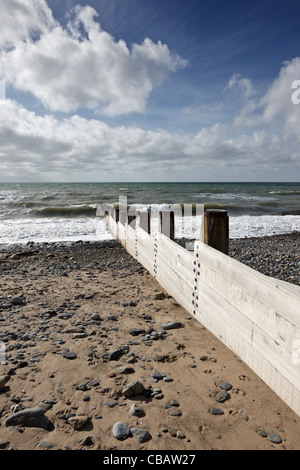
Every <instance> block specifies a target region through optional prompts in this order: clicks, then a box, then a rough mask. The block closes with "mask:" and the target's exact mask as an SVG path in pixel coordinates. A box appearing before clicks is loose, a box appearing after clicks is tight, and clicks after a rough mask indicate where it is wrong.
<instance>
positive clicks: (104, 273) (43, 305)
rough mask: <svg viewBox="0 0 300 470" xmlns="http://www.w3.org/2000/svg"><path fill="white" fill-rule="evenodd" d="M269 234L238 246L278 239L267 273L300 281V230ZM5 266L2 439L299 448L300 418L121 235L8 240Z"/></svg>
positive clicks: (25, 446) (0, 308)
mask: <svg viewBox="0 0 300 470" xmlns="http://www.w3.org/2000/svg"><path fill="white" fill-rule="evenodd" d="M263 243H264V244H265V245H264V244H263ZM263 243H262V240H260V241H258V243H257V244H256V245H255V243H254V242H253V240H252V241H251V240H250V239H246V240H239V241H238V240H237V241H233V242H232V243H231V256H234V257H235V258H239V256H240V258H241V260H242V258H243V257H244V258H245V259H244V260H243V262H248V263H251V262H252V264H253V266H254V265H255V263H258V262H260V263H262V257H261V256H259V252H258V251H257V250H258V248H257V247H259V246H260V247H261V250H263V251H264V254H265V255H266V253H267V250H266V244H269V245H268V246H273V247H274V246H278V247H280V248H278V253H279V254H277V255H276V256H275V258H274V260H273V261H272V260H271V261H269V262H267V261H266V260H265V261H264V263H263V266H264V269H265V270H267V266H269V267H268V269H269V271H268V272H269V273H270V272H271V271H272V270H270V266H271V264H272V266H273V267H274V264H276V261H275V260H276V259H279V258H280V260H281V262H280V263H281V264H280V263H279V262H277V264H278V263H279V264H280V267H279V272H277V273H274V275H275V274H276V275H277V276H281V278H282V279H283V280H287V277H288V278H289V280H290V282H294V283H299V276H298V272H299V269H298V268H297V267H298V262H300V258H299V248H298V247H299V234H294V235H291V236H282V237H281V238H280V240H278V239H275V238H274V239H272V238H270V239H265V240H264V242H263ZM274 243H275V245H274ZM288 250H290V253H291V255H292V256H293V258H292V259H293V262H294V263H295V272H292V273H291V266H290V263H291V258H289V257H288V256H287V253H289V251H288ZM297 250H298V251H297ZM273 252H274V249H273ZM280 253H281V254H282V256H281V257H280ZM247 257H248V258H247ZM296 263H297V266H296ZM277 267H278V266H277ZM257 268H259V267H257ZM261 269H262V267H261ZM274 269H275V268H274ZM0 273H1V276H0V340H1V341H2V342H3V343H4V345H5V362H4V363H3V364H1V365H0V385H1V388H0V448H1V449H4V450H8V449H13V450H43V449H47V450H66V449H70V450H79V449H89V450H128V451H129V450H130V451H135V450H170V451H171V450H178V451H190V450H213V449H215V450H284V449H286V450H298V449H299V448H300V444H299V435H300V418H299V417H298V416H297V415H296V414H295V413H294V412H293V411H292V410H291V409H290V408H289V407H288V406H287V405H285V403H284V402H283V401H282V400H281V399H280V398H279V397H278V396H277V395H276V394H275V393H274V392H273V391H272V390H271V389H270V388H269V387H268V386H267V385H266V384H265V383H264V382H263V381H262V380H261V379H260V378H259V377H258V376H257V375H256V374H254V373H253V372H252V371H251V370H250V369H249V368H248V367H247V365H246V364H245V363H244V362H242V361H241V360H240V359H239V357H237V356H236V355H235V354H234V353H233V352H231V351H230V350H228V349H227V348H226V347H225V346H224V345H223V344H222V343H221V342H220V341H219V340H218V339H216V338H215V337H214V336H213V335H212V334H210V332H209V331H208V330H207V329H205V328H204V327H203V326H202V325H201V324H200V323H199V322H197V321H196V320H195V319H194V318H192V317H191V316H190V315H189V314H188V313H187V312H186V311H185V310H184V309H183V308H182V307H181V306H180V305H178V304H177V303H176V302H175V300H174V299H173V298H172V297H170V296H168V295H167V293H166V292H164V291H163V290H162V288H161V287H160V286H159V284H158V283H157V282H156V280H155V279H154V278H153V277H152V276H151V275H150V274H149V273H148V272H147V271H146V270H145V269H144V268H143V267H142V266H141V265H140V264H139V263H137V262H136V261H135V260H134V259H132V258H131V257H130V256H129V255H128V254H127V253H126V252H125V251H124V249H123V248H122V247H121V246H120V245H118V244H117V243H116V242H114V241H103V242H97V243H96V242H95V243H94V242H93V243H80V242H79V243H71V244H33V243H32V244H27V245H25V246H2V247H1V248H0ZM292 277H293V278H292ZM120 423H122V424H120Z"/></svg>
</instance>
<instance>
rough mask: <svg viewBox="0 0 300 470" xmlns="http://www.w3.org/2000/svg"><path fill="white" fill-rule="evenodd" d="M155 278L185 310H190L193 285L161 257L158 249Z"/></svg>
mask: <svg viewBox="0 0 300 470" xmlns="http://www.w3.org/2000/svg"><path fill="white" fill-rule="evenodd" d="M156 266H157V271H156V279H157V281H158V282H159V283H160V284H161V285H163V287H164V288H165V290H166V291H167V292H168V293H169V294H170V295H172V297H174V299H176V300H177V301H178V302H179V303H180V304H181V305H182V306H183V307H184V308H185V309H186V310H188V311H190V309H191V304H192V300H193V297H192V294H193V285H192V284H191V283H190V282H189V281H188V280H187V279H185V278H184V277H182V275H181V274H180V273H179V272H178V271H177V270H176V269H175V268H174V266H171V265H170V264H169V263H168V261H167V260H166V259H165V258H163V257H161V256H160V254H159V250H158V253H157V258H156Z"/></svg>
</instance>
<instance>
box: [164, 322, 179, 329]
mask: <svg viewBox="0 0 300 470" xmlns="http://www.w3.org/2000/svg"><path fill="white" fill-rule="evenodd" d="M162 327H163V329H164V330H174V329H177V328H182V327H183V324H182V323H181V322H179V321H172V322H168V323H165V324H164V325H162Z"/></svg>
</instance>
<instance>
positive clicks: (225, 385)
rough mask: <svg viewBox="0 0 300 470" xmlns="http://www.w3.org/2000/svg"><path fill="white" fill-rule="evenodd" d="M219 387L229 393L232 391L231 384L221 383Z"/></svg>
mask: <svg viewBox="0 0 300 470" xmlns="http://www.w3.org/2000/svg"><path fill="white" fill-rule="evenodd" d="M219 387H220V388H222V389H223V390H227V391H228V390H231V389H232V385H231V383H229V382H221V383H220V384H219Z"/></svg>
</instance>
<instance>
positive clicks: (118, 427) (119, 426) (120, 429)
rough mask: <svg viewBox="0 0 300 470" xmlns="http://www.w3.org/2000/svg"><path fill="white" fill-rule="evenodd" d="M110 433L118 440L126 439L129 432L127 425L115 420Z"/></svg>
mask: <svg viewBox="0 0 300 470" xmlns="http://www.w3.org/2000/svg"><path fill="white" fill-rule="evenodd" d="M112 433H113V435H114V437H115V438H116V439H119V440H122V439H126V437H129V436H130V434H131V432H130V429H129V427H128V426H126V424H124V423H121V422H117V423H115V424H114V425H113V428H112Z"/></svg>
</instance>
